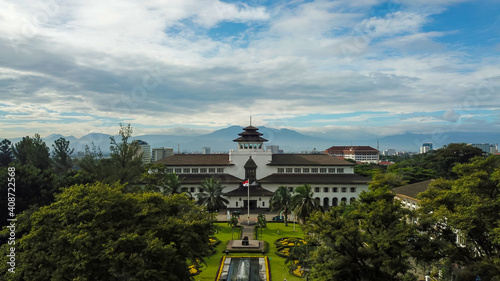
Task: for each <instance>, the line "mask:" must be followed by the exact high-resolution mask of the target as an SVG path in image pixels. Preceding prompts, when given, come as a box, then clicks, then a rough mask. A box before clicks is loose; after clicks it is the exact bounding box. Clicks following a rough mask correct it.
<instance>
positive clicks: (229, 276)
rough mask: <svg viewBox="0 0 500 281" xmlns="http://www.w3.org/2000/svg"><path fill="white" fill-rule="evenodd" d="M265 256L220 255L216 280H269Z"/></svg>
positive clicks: (267, 261) (267, 263)
mask: <svg viewBox="0 0 500 281" xmlns="http://www.w3.org/2000/svg"><path fill="white" fill-rule="evenodd" d="M269 272H270V271H269V260H268V258H267V257H228V256H224V257H222V260H221V264H220V266H219V271H218V272H217V278H216V280H217V281H271V278H270V276H269V274H270V273H269Z"/></svg>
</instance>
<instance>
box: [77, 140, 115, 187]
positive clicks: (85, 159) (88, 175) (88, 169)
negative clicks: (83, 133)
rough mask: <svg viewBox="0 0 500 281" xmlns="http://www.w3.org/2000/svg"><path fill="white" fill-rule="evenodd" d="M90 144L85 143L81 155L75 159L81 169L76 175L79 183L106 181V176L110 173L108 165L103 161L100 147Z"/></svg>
mask: <svg viewBox="0 0 500 281" xmlns="http://www.w3.org/2000/svg"><path fill="white" fill-rule="evenodd" d="M91 145H92V146H91V147H90V146H88V145H85V151H84V152H83V156H82V157H81V158H79V159H77V160H76V161H75V163H76V165H77V166H78V167H80V168H81V169H80V170H79V171H78V174H77V175H76V177H77V178H78V180H79V181H80V183H82V184H85V183H93V182H96V181H102V182H106V178H107V177H108V175H109V174H110V173H111V171H110V167H109V165H106V163H104V156H103V155H102V152H101V149H100V148H99V147H97V146H95V144H94V143H93V142H92V144H91Z"/></svg>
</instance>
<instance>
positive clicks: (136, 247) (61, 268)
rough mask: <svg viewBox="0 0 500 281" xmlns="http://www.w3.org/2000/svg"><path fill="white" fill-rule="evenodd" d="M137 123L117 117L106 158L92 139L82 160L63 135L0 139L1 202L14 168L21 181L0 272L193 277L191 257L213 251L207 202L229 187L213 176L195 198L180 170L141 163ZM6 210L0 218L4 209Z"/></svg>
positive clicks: (212, 203) (7, 275)
mask: <svg viewBox="0 0 500 281" xmlns="http://www.w3.org/2000/svg"><path fill="white" fill-rule="evenodd" d="M132 132H133V130H132V127H131V126H130V124H128V125H122V124H120V130H119V139H115V138H114V137H111V138H110V150H111V154H110V157H107V158H105V157H103V155H102V153H101V151H100V149H99V148H98V147H95V146H94V145H91V146H87V147H86V148H85V152H84V153H83V157H81V158H78V159H75V158H73V157H72V154H73V152H74V151H73V150H72V149H70V146H69V144H70V143H69V141H66V140H65V139H64V138H60V139H58V140H56V141H55V142H54V144H53V145H52V150H50V149H49V147H48V146H47V145H46V144H45V143H44V142H43V140H42V139H41V138H40V136H39V135H38V134H35V136H34V137H29V136H27V137H24V138H23V139H22V140H21V141H19V142H18V143H16V144H12V143H11V142H10V141H9V140H3V141H2V142H1V143H0V183H1V186H0V192H1V194H2V196H1V197H0V200H1V201H2V202H1V203H0V205H1V206H5V208H7V202H6V196H3V195H4V194H6V193H7V186H8V184H7V178H8V171H9V168H10V170H12V169H13V168H14V169H15V181H16V182H15V185H16V187H17V188H16V206H15V208H16V209H15V213H16V214H17V217H16V219H17V224H16V228H15V233H16V244H15V245H14V246H15V254H16V261H17V264H16V266H15V273H12V272H9V271H8V270H9V268H10V266H9V264H8V263H7V262H8V259H9V258H8V257H7V254H8V253H10V252H11V247H12V246H13V245H9V244H8V243H6V242H7V237H8V236H9V229H7V228H3V230H2V231H1V232H0V239H1V241H0V245H1V247H0V252H1V256H0V262H1V264H0V279H1V280H190V279H191V277H190V275H189V270H188V266H189V265H190V263H193V262H202V261H203V257H204V256H208V254H209V253H211V251H212V250H211V248H210V243H209V237H210V236H212V235H213V234H214V233H215V226H214V224H213V222H214V220H215V217H214V215H213V213H211V212H210V211H213V209H214V208H217V207H218V206H219V205H220V204H221V202H219V201H217V200H220V199H221V198H219V197H222V196H221V195H222V186H221V185H220V182H218V181H215V180H213V179H206V180H205V181H204V182H203V183H202V185H201V187H202V188H203V189H204V192H201V193H199V194H198V200H194V198H192V196H191V195H190V194H189V193H188V192H186V190H183V189H181V184H182V178H179V177H178V176H177V175H176V174H167V173H165V170H155V167H154V166H153V167H152V166H151V165H143V163H142V160H141V159H142V155H141V153H140V147H139V144H138V143H137V142H136V141H131V136H132ZM212 195H215V197H213V196H212ZM222 200H226V199H224V198H222ZM222 203H227V200H226V201H225V202H224V201H222ZM207 209H208V211H207ZM0 214H1V218H0V219H1V224H2V226H3V225H5V224H6V223H7V217H6V216H7V212H3V211H2V212H0Z"/></svg>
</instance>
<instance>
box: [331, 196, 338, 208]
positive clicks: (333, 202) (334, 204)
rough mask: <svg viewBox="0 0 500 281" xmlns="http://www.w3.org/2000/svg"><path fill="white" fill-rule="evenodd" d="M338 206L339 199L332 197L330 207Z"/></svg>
mask: <svg viewBox="0 0 500 281" xmlns="http://www.w3.org/2000/svg"><path fill="white" fill-rule="evenodd" d="M338 205H339V199H338V198H337V197H333V200H332V206H338Z"/></svg>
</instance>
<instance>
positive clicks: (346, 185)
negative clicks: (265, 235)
mask: <svg viewBox="0 0 500 281" xmlns="http://www.w3.org/2000/svg"><path fill="white" fill-rule="evenodd" d="M243 130H244V132H242V133H240V134H239V135H240V137H239V138H237V139H235V140H233V141H234V142H237V143H238V144H237V149H234V150H230V152H229V153H228V154H175V155H173V156H170V157H167V158H164V159H162V160H159V161H157V162H155V163H161V164H163V165H165V166H166V168H167V172H170V173H174V172H175V173H176V174H178V175H179V176H180V177H181V178H182V179H183V187H187V188H188V190H189V191H190V192H191V194H192V195H196V193H198V192H200V183H201V182H202V181H203V180H204V179H206V178H209V177H213V178H215V179H218V180H220V182H221V184H222V185H223V186H224V195H225V196H226V197H227V199H228V200H229V204H228V206H227V207H228V208H231V209H238V208H247V206H248V204H249V206H250V208H251V209H257V208H268V207H269V200H270V198H271V197H272V196H273V194H274V192H275V191H276V189H278V187H280V186H286V187H288V188H289V189H290V190H291V191H293V190H294V189H295V188H296V187H298V186H301V185H304V184H310V185H311V187H312V188H313V191H314V196H315V198H316V200H318V201H319V203H320V205H321V206H323V207H329V206H336V205H338V204H339V203H340V202H342V201H345V202H347V203H348V202H350V201H352V200H355V199H356V198H358V196H359V194H360V193H361V192H362V191H363V190H365V191H366V190H367V189H368V182H369V179H368V178H366V177H363V176H360V175H357V174H355V173H354V164H353V163H350V162H348V161H345V160H343V159H340V158H338V157H334V156H330V155H326V154H275V153H272V152H271V150H264V146H263V143H264V142H266V141H267V140H266V139H264V138H262V134H261V133H259V132H258V129H257V128H255V127H253V126H248V127H246V128H244V129H243ZM247 179H248V180H249V182H250V183H251V184H250V187H245V186H243V184H242V183H243V181H245V180H247ZM248 192H250V196H248ZM248 197H249V198H248Z"/></svg>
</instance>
